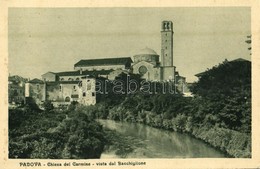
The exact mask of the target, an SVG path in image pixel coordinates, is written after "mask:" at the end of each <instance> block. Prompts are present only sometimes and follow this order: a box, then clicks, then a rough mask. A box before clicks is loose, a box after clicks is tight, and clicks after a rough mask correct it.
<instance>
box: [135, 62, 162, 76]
mask: <svg viewBox="0 0 260 169" xmlns="http://www.w3.org/2000/svg"><path fill="white" fill-rule="evenodd" d="M141 66H145V67H146V68H147V72H146V73H145V74H143V76H142V77H143V78H145V79H146V80H151V81H160V78H161V77H160V68H158V67H154V65H153V64H151V63H149V62H145V61H141V62H139V63H136V64H134V65H133V73H134V74H140V72H139V69H140V67H141Z"/></svg>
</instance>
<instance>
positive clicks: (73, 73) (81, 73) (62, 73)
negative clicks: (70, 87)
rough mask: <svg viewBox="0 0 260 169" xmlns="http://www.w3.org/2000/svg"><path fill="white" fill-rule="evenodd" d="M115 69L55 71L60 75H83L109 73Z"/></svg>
mask: <svg viewBox="0 0 260 169" xmlns="http://www.w3.org/2000/svg"><path fill="white" fill-rule="evenodd" d="M112 71H113V70H93V71H88V70H86V71H82V72H80V71H79V70H78V71H67V72H58V73H55V74H56V75H58V76H81V75H93V76H95V75H108V74H109V73H110V72H112Z"/></svg>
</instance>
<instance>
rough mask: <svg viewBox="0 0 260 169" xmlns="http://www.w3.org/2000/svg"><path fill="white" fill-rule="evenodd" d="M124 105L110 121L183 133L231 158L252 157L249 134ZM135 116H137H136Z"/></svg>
mask: <svg viewBox="0 0 260 169" xmlns="http://www.w3.org/2000/svg"><path fill="white" fill-rule="evenodd" d="M132 111H133V110H130V109H127V108H125V107H124V106H122V105H119V106H115V107H113V108H112V109H111V110H109V114H108V119H112V120H117V121H128V122H133V123H142V124H145V125H149V126H152V127H155V128H160V129H164V130H170V131H176V132H183V133H188V134H189V135H192V136H193V137H195V138H197V139H200V140H203V141H204V142H206V143H207V144H209V145H211V146H213V147H214V148H216V149H218V150H220V151H222V152H223V153H226V154H228V156H230V157H236V158H250V157H251V136H250V135H249V134H247V133H241V132H238V131H234V130H230V129H225V128H221V127H218V126H212V125H197V124H196V123H195V122H194V121H193V119H192V117H187V116H185V115H181V116H177V117H175V118H172V119H170V120H169V119H164V118H163V117H162V115H161V114H159V115H158V114H155V113H154V112H152V111H144V110H141V111H139V112H132ZM134 114H135V115H134Z"/></svg>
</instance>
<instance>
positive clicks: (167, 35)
mask: <svg viewBox="0 0 260 169" xmlns="http://www.w3.org/2000/svg"><path fill="white" fill-rule="evenodd" d="M161 58H162V59H161V63H162V67H168V66H173V26H172V21H162V30H161Z"/></svg>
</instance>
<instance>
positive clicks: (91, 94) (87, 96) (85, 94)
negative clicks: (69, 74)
mask: <svg viewBox="0 0 260 169" xmlns="http://www.w3.org/2000/svg"><path fill="white" fill-rule="evenodd" d="M79 103H81V104H83V105H94V104H96V80H95V79H94V78H87V79H84V80H82V85H80V86H79Z"/></svg>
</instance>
